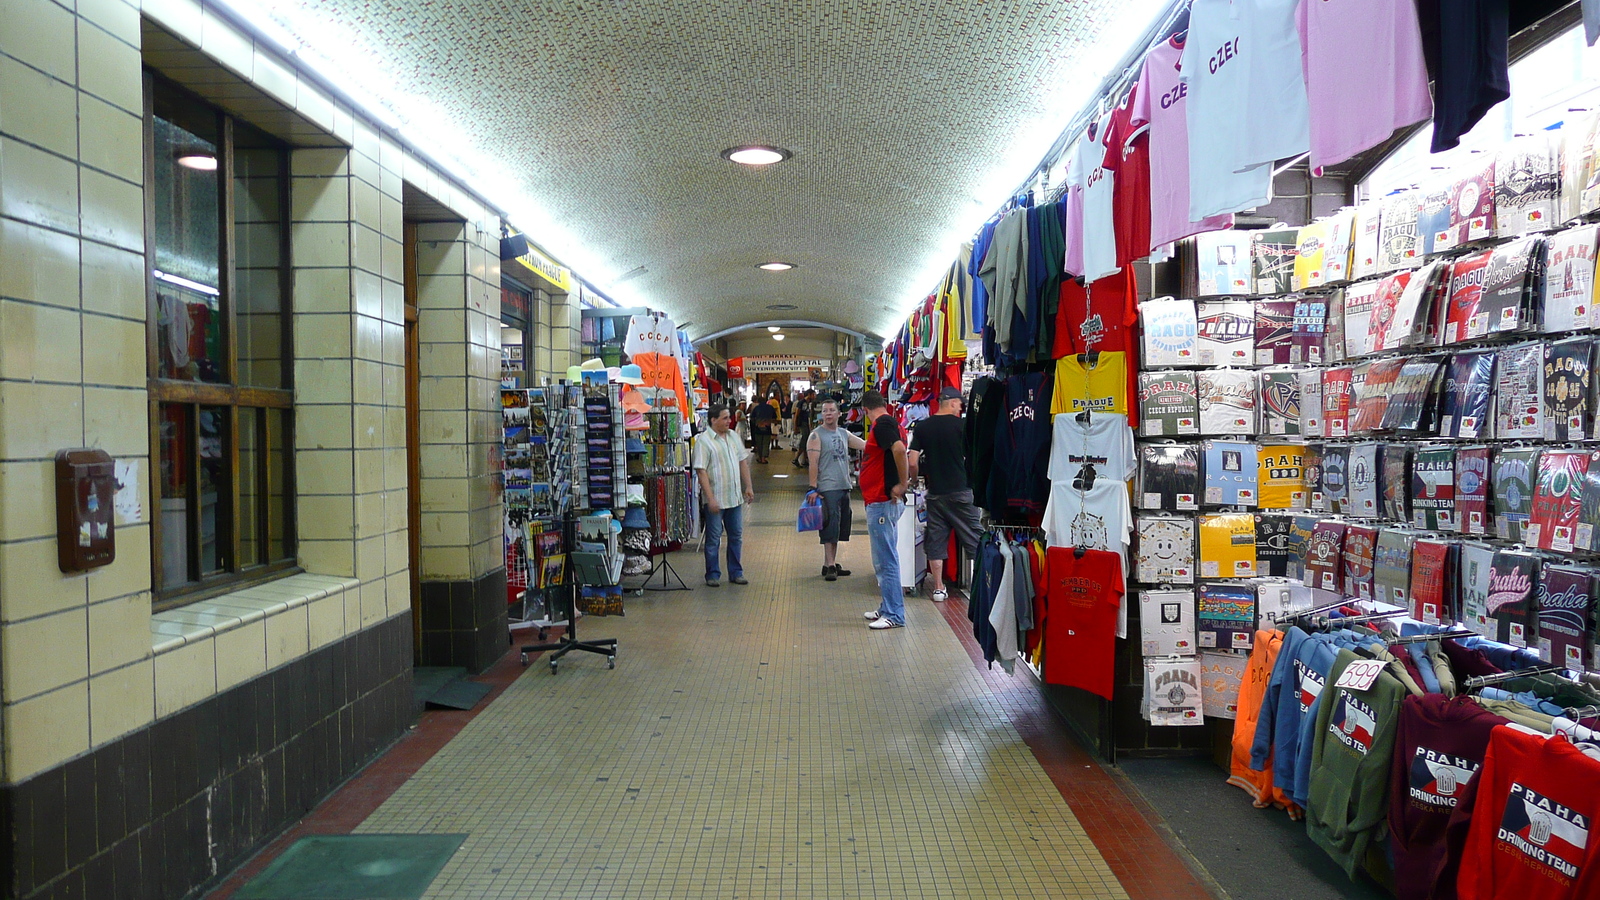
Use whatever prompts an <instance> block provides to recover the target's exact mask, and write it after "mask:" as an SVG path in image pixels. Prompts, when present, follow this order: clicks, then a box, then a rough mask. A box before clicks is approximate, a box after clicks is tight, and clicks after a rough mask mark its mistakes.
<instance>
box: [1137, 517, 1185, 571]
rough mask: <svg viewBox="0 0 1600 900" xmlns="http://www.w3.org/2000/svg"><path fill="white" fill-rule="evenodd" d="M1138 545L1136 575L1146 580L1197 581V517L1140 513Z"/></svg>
mask: <svg viewBox="0 0 1600 900" xmlns="http://www.w3.org/2000/svg"><path fill="white" fill-rule="evenodd" d="M1134 527H1135V532H1136V533H1137V534H1138V536H1139V548H1138V554H1137V562H1136V567H1135V570H1134V571H1135V577H1136V578H1138V580H1140V581H1142V582H1145V583H1146V584H1156V583H1158V582H1171V583H1173V584H1194V569H1195V535H1194V529H1195V525H1194V520H1193V519H1189V518H1178V517H1174V516H1140V517H1139V518H1138V520H1137V523H1136V524H1135V526H1134Z"/></svg>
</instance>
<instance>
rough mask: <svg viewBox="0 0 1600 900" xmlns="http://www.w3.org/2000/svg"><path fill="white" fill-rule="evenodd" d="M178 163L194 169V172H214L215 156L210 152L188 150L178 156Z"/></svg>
mask: <svg viewBox="0 0 1600 900" xmlns="http://www.w3.org/2000/svg"><path fill="white" fill-rule="evenodd" d="M178 165H180V166H183V167H184V168H185V169H194V170H195V171H196V172H215V171H216V170H217V158H216V157H215V156H213V155H212V154H210V153H197V152H189V153H184V154H181V155H180V156H179V157H178Z"/></svg>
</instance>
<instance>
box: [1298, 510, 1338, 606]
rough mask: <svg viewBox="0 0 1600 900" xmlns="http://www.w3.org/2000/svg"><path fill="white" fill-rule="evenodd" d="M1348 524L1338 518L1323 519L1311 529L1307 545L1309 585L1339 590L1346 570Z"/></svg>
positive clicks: (1306, 576)
mask: <svg viewBox="0 0 1600 900" xmlns="http://www.w3.org/2000/svg"><path fill="white" fill-rule="evenodd" d="M1346 528H1347V526H1346V524H1345V523H1344V522H1341V521H1339V520H1337V519H1322V520H1321V521H1319V522H1317V524H1316V525H1315V526H1313V527H1312V530H1311V539H1310V541H1309V542H1308V543H1307V545H1306V575H1305V582H1306V585H1307V586H1308V587H1313V588H1316V589H1317V590H1322V591H1337V590H1339V584H1340V579H1341V577H1342V573H1343V571H1344V533H1345V530H1346Z"/></svg>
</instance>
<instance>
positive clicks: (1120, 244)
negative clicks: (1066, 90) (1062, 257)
mask: <svg viewBox="0 0 1600 900" xmlns="http://www.w3.org/2000/svg"><path fill="white" fill-rule="evenodd" d="M1143 88H1144V85H1143V84H1142V83H1141V84H1139V85H1136V86H1135V87H1134V89H1133V91H1132V92H1130V93H1129V94H1128V99H1127V102H1126V103H1124V104H1123V105H1121V106H1119V107H1117V108H1116V109H1115V110H1113V111H1112V113H1111V121H1110V124H1109V125H1108V126H1107V127H1106V130H1105V135H1104V136H1103V137H1102V138H1101V142H1102V143H1103V144H1104V145H1105V148H1106V156H1105V160H1104V162H1102V163H1101V165H1102V166H1103V167H1104V168H1107V169H1110V170H1111V171H1112V172H1113V173H1115V174H1116V178H1115V179H1114V180H1113V181H1112V184H1111V191H1112V194H1111V196H1112V200H1111V204H1112V219H1113V222H1114V227H1115V230H1116V235H1117V265H1119V266H1122V267H1124V269H1126V267H1127V266H1128V264H1130V263H1132V262H1133V261H1134V260H1136V259H1143V258H1145V257H1146V256H1149V255H1150V140H1149V138H1148V137H1147V135H1148V134H1149V123H1145V122H1136V121H1135V120H1134V116H1133V110H1134V100H1135V97H1134V94H1136V93H1138V92H1139V91H1140V90H1143Z"/></svg>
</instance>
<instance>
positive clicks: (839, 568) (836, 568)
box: [833, 566, 850, 575]
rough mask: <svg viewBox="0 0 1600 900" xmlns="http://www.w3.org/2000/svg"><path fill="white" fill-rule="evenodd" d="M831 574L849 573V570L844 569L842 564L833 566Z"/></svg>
mask: <svg viewBox="0 0 1600 900" xmlns="http://www.w3.org/2000/svg"><path fill="white" fill-rule="evenodd" d="M833 574H835V575H849V574H850V570H849V569H846V568H845V567H844V566H834V567H833Z"/></svg>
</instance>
